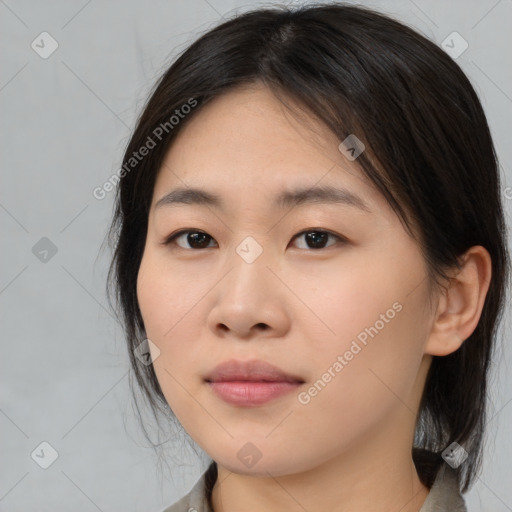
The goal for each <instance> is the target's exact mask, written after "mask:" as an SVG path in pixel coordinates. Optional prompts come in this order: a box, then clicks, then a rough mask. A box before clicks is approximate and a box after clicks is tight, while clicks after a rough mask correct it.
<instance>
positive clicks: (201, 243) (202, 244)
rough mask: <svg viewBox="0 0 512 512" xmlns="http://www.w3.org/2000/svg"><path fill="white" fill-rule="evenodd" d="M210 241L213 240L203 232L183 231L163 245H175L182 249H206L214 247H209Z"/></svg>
mask: <svg viewBox="0 0 512 512" xmlns="http://www.w3.org/2000/svg"><path fill="white" fill-rule="evenodd" d="M211 241H213V238H212V237H211V236H210V235H209V234H208V233H204V232H203V231H192V230H183V231H180V232H178V233H176V234H175V235H172V236H171V237H169V238H168V239H167V240H166V241H165V243H164V245H170V244H176V245H177V246H178V247H181V248H182V249H207V248H208V247H214V246H210V245H209V244H210V242H211ZM182 244H185V245H182ZM187 244H188V247H187Z"/></svg>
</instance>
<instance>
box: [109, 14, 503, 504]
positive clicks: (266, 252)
mask: <svg viewBox="0 0 512 512" xmlns="http://www.w3.org/2000/svg"><path fill="white" fill-rule="evenodd" d="M111 235H112V239H113V240H114V243H115V253H114V258H113V261H112V266H111V273H110V279H111V283H112V284H113V286H114V287H115V291H116V297H117V299H118V304H119V306H120V309H121V313H122V315H123V319H122V320H123V324H124V327H125V332H126V338H127V342H128V347H129V349H130V357H131V363H132V366H133V371H134V373H135V376H136V378H137V380H138V383H139V384H140V386H141V388H142V390H143V391H144V393H145V394H146V396H147V398H148V400H149V402H150V404H151V405H152V406H153V407H154V408H155V410H157V409H160V410H164V411H165V410H167V411H168V413H169V417H175V418H177V419H178V421H179V422H180V424H181V425H182V426H183V428H184V429H185V431H186V432H187V433H188V434H189V435H190V437H191V438H192V439H193V440H194V441H195V442H196V443H197V444H198V445H199V446H200V447H201V448H202V449H203V450H204V451H205V452H206V453H207V454H208V455H209V456H210V457H211V459H212V462H211V464H210V466H209V467H208V469H207V470H206V471H205V473H204V474H203V475H202V477H201V479H200V480H199V481H198V482H197V484H196V485H195V487H194V488H193V489H192V490H191V491H190V492H189V493H188V494H187V495H186V496H184V497H183V499H182V500H180V501H179V502H178V503H176V504H174V505H173V506H171V507H169V508H167V509H166V511H168V512H178V511H190V510H197V511H198V512H201V511H204V512H206V511H210V512H211V511H214V512H231V511H237V512H243V511H246V510H247V511H249V510H250V511H254V510H267V511H274V510H276V511H277V510H280V511H282V510H287V511H295V510H297V511H302V510H308V511H314V510H332V511H339V512H341V511H348V510H351V511H353V510H365V511H367V512H371V511H383V510H386V511H387V510H389V511H391V510H393V511H394V510H396V511H398V510H400V511H401V512H413V511H415V512H417V511H421V512H428V511H433V510H447V511H448V510H449V511H451V512H453V511H464V510H466V507H465V504H464V499H463V497H462V493H463V492H465V491H466V490H467V489H468V488H469V487H470V486H471V484H472V482H473V481H474V479H475V477H476V474H477V471H478V468H479V462H480V457H481V445H482V438H483V434H484V423H485V400H486V397H487V387H486V386H487V373H488V367H489V362H490V358H491V355H492V347H493V344H494V341H495V336H496V328H497V326H498V323H499V320H500V318H501V314H502V310H503V304H504V295H505V289H506V283H507V280H508V275H509V274H508V263H509V257H508V254H507V250H506V244H505V235H506V233H505V224H504V216H503V211H502V205H501V199H500V183H499V172H498V165H497V161H496V156H495V151H494V147H493V142H492V139H491V136H490V133H489V128H488V124H487V121H486V118H485V115H484V112H483V109H482V106H481V104H480V102H479V100H478V97H477V95H476V93H475V91H474V90H473V88H472V86H471V84H470V83H469V81H468V79H467V78H466V76H465V75H464V74H463V72H462V71H461V69H460V68H459V67H458V66H457V65H456V64H455V63H454V62H453V60H452V59H451V58H450V57H449V56H448V55H446V54H445V53H444V52H443V51H442V50H441V49H439V48H438V47H437V46H436V45H435V44H434V43H432V42H430V41H428V40H427V39H425V38H424V37H423V36H421V35H420V34H418V33H416V32H415V31H413V30H411V29H410V28H408V27H406V26H404V25H402V24H400V23H398V22H397V21H394V20H391V19H389V18H388V17H386V16H384V15H381V14H379V13H376V12H373V11H371V10H368V9H365V8H361V7H354V6H347V5H342V4H340V5H332V4H331V5H316V6H310V7H303V8H300V9H298V10H296V11H289V10H286V9H261V10H257V11H253V12H249V13H245V14H242V15H240V16H238V17H236V18H234V19H232V20H229V21H227V22H225V23H223V24H222V25H220V26H218V27H216V28H214V29H212V30H210V31H209V32H208V33H206V34H205V35H203V36H202V37H200V38H199V39H198V40H197V41H196V42H194V43H193V44H192V45H191V46H190V47H189V48H188V49H187V50H186V51H184V52H183V53H182V54H181V55H180V56H179V58H178V59H177V60H176V61H175V62H174V63H173V64H172V66H171V67H170V68H169V69H168V70H167V71H166V72H165V74H164V75H163V76H162V78H161V79H160V81H159V82H158V84H157V86H156V88H155V90H154V92H153V93H152V95H151V97H150V98H149V100H148V103H147V105H146V107H145V109H144V111H143V112H142V114H141V116H140V119H139V121H138V123H137V126H136V128H135V131H134V134H133V136H132V138H131V140H130V142H129V144H128V147H127V150H126V153H125V157H124V161H123V173H122V179H121V180H120V184H119V189H118V194H117V202H116V210H115V214H114V219H113V223H112V227H111Z"/></svg>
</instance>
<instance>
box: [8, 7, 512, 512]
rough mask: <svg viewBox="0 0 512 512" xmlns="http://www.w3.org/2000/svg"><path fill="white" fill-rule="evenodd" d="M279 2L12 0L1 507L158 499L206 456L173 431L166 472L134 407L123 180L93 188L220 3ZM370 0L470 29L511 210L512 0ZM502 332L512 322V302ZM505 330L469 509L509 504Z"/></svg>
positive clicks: (433, 33) (448, 27) (410, 19)
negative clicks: (112, 256)
mask: <svg viewBox="0 0 512 512" xmlns="http://www.w3.org/2000/svg"><path fill="white" fill-rule="evenodd" d="M297 3H298V2H292V4H297ZM271 4H272V2H265V3H263V2H257V1H253V2H247V1H238V0H208V1H206V0H187V1H184V0H173V1H168V2H165V1H158V0H152V1H147V2H142V1H139V2H136V1H120V0H112V1H108V2H107V1H100V0H92V1H91V0H89V1H86V0H74V1H69V0H68V1H66V2H64V1H48V2H37V1H35V0H32V1H14V0H5V1H2V0H0V43H1V51H2V66H1V68H0V109H1V113H0V115H1V119H2V124H1V143H2V151H1V153H0V155H1V156H0V158H1V167H2V187H1V192H0V223H1V229H2V230H1V233H2V237H1V243H2V266H1V268H0V306H1V313H0V314H1V321H2V333H3V337H2V358H1V375H2V387H1V405H0V407H1V409H0V428H1V437H0V439H1V441H0V443H1V445H0V447H1V460H2V464H1V470H0V471H1V473H0V482H1V483H0V510H1V511H10V512H18V511H31V510H38V511H39V512H46V511H53V512H55V511H65V510H74V511H76V512H93V511H95V510H101V511H104V512H108V511H120V510H123V511H127V512H130V511H151V510H153V511H158V510H160V509H161V508H162V507H163V506H165V505H168V504H170V503H172V502H173V501H175V500H176V499H178V498H179V497H181V496H182V495H183V494H184V493H185V492H187V491H188V490H189V488H190V487H191V486H192V485H193V484H194V483H195V481H196V479H197V478H198V477H199V475H200V474H201V472H202V471H203V469H204V463H205V459H204V457H203V460H202V461H201V459H200V458H198V457H197V456H196V455H195V454H194V453H193V452H192V451H191V450H190V449H189V448H187V447H186V445H185V444H184V443H183V440H182V439H181V438H178V440H177V441H175V442H173V443H171V442H169V443H167V444H166V445H165V446H166V448H167V449H168V454H169V457H168V463H169V465H170V468H171V472H172V477H171V476H169V475H168V474H167V473H160V472H159V470H158V464H157V460H156V458H155V456H154V455H153V452H152V450H151V449H150V448H149V447H148V446H147V443H146V442H145V440H144V438H143V436H142V434H141V433H140V430H139V429H138V425H137V423H136V421H135V419H134V418H135V416H134V413H133V411H132V405H131V395H130V391H129V377H128V373H127V372H128V363H127V357H126V354H125V349H124V341H123V337H122V333H121V330H120V328H119V327H118V326H117V325H116V323H115V321H114V319H113V317H112V316H111V314H110V312H109V310H108V307H107V302H106V298H105V294H104V286H105V278H106V268H107V263H108V260H109V254H108V251H107V250H100V247H101V244H102V242H103V239H104V236H105V232H106V229H107V226H108V223H109V220H110V215H111V209H112V200H113V195H114V194H113V192H111V193H110V194H107V197H106V198H105V199H103V200H97V199H95V198H94V197H93V195H92V191H93V189H94V188H95V187H97V186H101V185H102V184H103V183H104V182H105V181H106V180H107V179H108V178H109V177H110V176H111V175H112V174H113V173H114V172H115V171H116V170H117V169H118V168H119V166H120V163H121V158H122V152H123V149H124V147H125V144H126V143H127V141H128V138H129V135H130V130H131V129H132V128H133V123H134V121H135V118H136V115H137V114H138V112H139V111H140V109H141V107H142V105H143V102H144V101H145V99H146V94H147V92H148V90H149V88H150V87H151V86H153V84H154V81H155V80H156V79H157V77H158V76H159V75H160V73H161V72H162V71H163V70H164V69H165V68H166V67H167V66H168V65H169V63H170V59H171V58H172V57H173V56H174V55H176V53H177V52H179V51H181V50H182V49H183V48H184V47H186V46H187V45H188V44H189V43H190V42H192V41H193V40H194V39H195V38H196V37H197V36H198V35H199V34H201V33H203V32H204V31H206V30H207V29H209V28H211V27H213V26H214V25H216V24H217V23H218V22H219V21H220V20H221V17H222V16H229V15H231V14H233V13H234V12H236V11H237V10H238V11H245V10H248V9H250V8H253V7H256V6H258V5H271ZM367 5H371V6H373V7H375V8H377V9H378V10H380V11H382V12H385V13H388V14H391V15H392V16H394V17H396V18H397V19H399V20H402V21H404V22H406V23H408V24H410V25H412V26H414V27H416V28H417V29H419V30H420V31H421V32H422V33H424V34H425V35H426V36H428V37H429V38H431V39H433V40H434V41H435V42H437V43H438V44H440V45H441V43H442V41H443V40H445V38H446V37H447V36H448V35H449V34H451V33H452V32H453V31H457V32H459V33H460V34H461V35H462V36H463V37H464V39H465V40H467V42H468V44H469V47H468V49H467V50H466V51H465V52H464V53H463V54H462V55H461V56H460V57H458V58H457V62H458V63H460V65H461V66H462V68H463V69H464V71H465V72H466V73H467V75H468V76H469V77H470V79H471V81H472V83H473V84H474V86H475V88H476V90H477V92H478V94H479V96H480V98H481V100H482V102H483V105H484V108H485V110H486V113H487V115H488V119H489V123H490V125H491V129H492V133H493V136H494V140H495V144H496V148H497V151H498V156H499V158H500V161H501V166H502V172H503V176H504V184H503V193H504V196H505V197H506V198H507V200H506V201H505V203H506V207H507V216H508V219H509V224H510V218H511V215H510V214H511V206H512V188H511V189H506V188H505V187H507V186H509V187H510V186H512V176H511V168H512V166H511V163H512V153H511V144H510V136H511V132H512V122H511V119H512V65H511V64H512V62H511V61H512V58H511V53H510V48H511V47H512V46H511V36H510V26H511V21H512V1H511V0H500V1H496V0H486V1H476V0H473V1H470V2H469V1H462V0H459V1H456V2H445V1H441V0H439V1H424V0H415V1H412V0H410V1H409V0H406V1H374V2H368V3H367ZM43 31H47V32H48V33H50V34H51V36H52V37H53V38H54V39H55V40H56V41H57V42H58V45H59V46H58V48H57V50H56V51H55V52H54V53H53V54H52V55H51V56H49V57H48V58H47V59H43V58H41V57H40V56H39V54H38V53H36V52H35V51H34V50H33V49H32V47H31V43H32V41H34V40H36V43H37V41H40V38H39V39H38V36H39V34H40V33H41V32H43ZM45 48H46V50H47V49H48V48H49V43H48V40H46V43H45ZM507 48H508V50H507ZM454 129H456V127H454ZM43 237H47V238H48V239H49V240H50V241H51V243H52V244H53V245H54V246H55V248H56V249H57V252H56V254H54V255H52V252H51V250H50V252H49V253H48V255H47V256H46V261H41V260H40V258H41V257H44V253H40V254H39V257H36V254H34V252H36V253H37V252H38V251H37V250H33V247H34V246H35V245H36V244H37V243H39V244H42V245H41V246H40V245H37V246H36V248H39V251H41V250H44V249H45V247H46V248H47V246H46V245H45V244H48V241H42V242H40V239H41V238H43ZM508 309H509V310H510V306H508ZM501 332H502V333H510V332H511V331H510V312H509V313H508V315H507V321H506V323H504V324H502V328H501ZM510 341H511V340H510V335H509V334H507V335H503V341H502V342H501V343H500V346H499V348H498V357H496V361H495V364H494V366H493V377H492V404H491V411H492V413H491V416H492V419H491V420H490V422H489V425H488V428H489V436H488V441H487V443H486V455H485V466H484V471H483V473H482V475H481V478H480V479H479V480H478V481H477V483H476V485H475V486H474V487H473V489H472V490H471V491H470V493H469V495H468V497H467V501H468V504H469V509H470V511H489V512H491V511H492V512H505V511H507V510H508V511H510V510H512V486H510V482H511V481H512V478H511V476H512V469H511V467H512V465H511V462H510V461H511V457H512V435H511V421H510V420H511V417H512V404H511V403H510V402H511V400H512V385H511V377H510V375H511V374H510V371H509V370H510V365H511V359H512V357H511V354H512V350H511V348H510ZM147 422H148V425H149V424H150V422H151V418H150V417H148V419H147ZM43 441H46V442H48V443H50V444H51V446H53V447H54V448H55V449H56V450H57V452H58V458H57V460H56V461H55V462H54V463H53V464H52V465H51V466H50V467H49V468H48V469H46V470H44V469H42V468H41V467H39V465H37V464H36V462H34V460H33V459H32V458H31V453H32V452H33V451H34V450H35V449H36V448H38V446H39V445H40V443H41V442H43ZM39 450H40V449H39ZM36 453H38V452H37V450H36ZM39 453H40V451H39ZM48 454H49V451H48V450H47V451H46V454H45V457H46V456H48Z"/></svg>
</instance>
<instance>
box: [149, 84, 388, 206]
mask: <svg viewBox="0 0 512 512" xmlns="http://www.w3.org/2000/svg"><path fill="white" fill-rule="evenodd" d="M287 101H288V100H287ZM294 112H295V111H293V112H291V111H290V110H289V109H288V108H286V106H285V105H283V103H282V102H281V101H279V99H278V98H276V97H275V96H274V94H273V93H272V91H270V90H269V89H268V88H266V87H265V86H263V85H260V84H257V85H256V84H252V85H250V86H243V87H238V88H237V89H234V90H232V91H230V92H228V93H226V94H224V95H222V96H219V97H217V98H215V99H214V100H212V101H211V102H210V103H209V104H207V105H205V106H204V107H202V109H201V110H200V111H199V112H196V113H195V114H194V117H193V118H192V119H190V121H189V122H188V123H187V124H186V125H185V126H184V128H183V129H182V130H181V131H180V132H179V133H178V135H177V137H176V138H175V140H174V141H173V142H172V145H171V147H170V149H169V151H168V153H167V155H166V157H165V159H164V161H163V165H162V167H161V169H160V171H159V173H158V177H157V181H156V185H155V193H154V198H153V206H154V205H155V203H156V202H157V201H158V200H160V199H161V198H162V197H163V195H164V194H167V193H168V192H170V191H171V190H172V189H175V188H186V187H195V188H198V187H200V188H203V189H208V190H209V191H211V192H213V193H214V194H216V195H220V196H222V195H225V196H226V197H230V196H231V197H232V199H234V198H238V199H239V200H241V201H243V202H247V201H251V200H255V199H256V198H257V197H258V198H261V199H262V200H265V199H268V201H269V203H270V202H271V201H273V202H274V203H275V201H274V199H275V197H277V193H278V192H283V191H285V190H287V189H290V188H293V189H297V188H305V187H313V186H326V187H329V186H330V187H336V186H337V187H340V186H343V188H344V189H345V190H348V191H349V192H350V191H352V192H353V193H357V195H359V196H361V197H362V198H365V202H366V203H367V204H370V203H373V204H374V207H376V208H375V209H377V210H378V209H381V208H386V206H387V203H386V202H385V201H384V198H382V197H381V196H380V193H379V192H378V191H377V190H376V189H375V187H374V185H373V184H372V183H371V182H370V181H369V179H368V178H367V177H366V176H365V175H364V173H363V172H362V171H361V169H360V168H359V166H358V165H357V162H356V161H349V160H348V159H347V158H346V157H345V156H344V155H343V154H342V153H341V152H340V151H339V149H338V146H339V144H340V142H341V141H340V140H338V138H337V137H336V136H335V135H334V134H333V133H332V132H331V131H330V130H328V129H327V127H326V126H325V125H323V124H322V123H321V122H320V121H318V120H317V119H316V118H314V116H311V115H310V114H308V113H307V112H306V111H304V110H302V111H300V112H299V113H300V117H297V116H296V115H295V114H294Z"/></svg>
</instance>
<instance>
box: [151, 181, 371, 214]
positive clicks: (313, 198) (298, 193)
mask: <svg viewBox="0 0 512 512" xmlns="http://www.w3.org/2000/svg"><path fill="white" fill-rule="evenodd" d="M314 203H321V204H344V205H348V206H353V207H355V208H359V209H361V210H363V211H365V212H367V213H372V210H371V209H370V207H369V206H368V204H367V203H366V201H364V200H363V199H362V198H361V197H359V196H358V195H356V194H354V193H353V192H350V191H349V190H347V189H344V188H337V187H333V186H330V185H326V186H314V187H297V188H294V189H292V190H285V191H283V192H281V193H280V194H279V195H278V196H277V197H276V198H275V199H274V202H273V207H274V208H279V209H284V208H288V207H290V206H297V205H302V204H314ZM176 204H196V205H205V206H212V207H214V208H221V209H222V208H223V206H224V202H223V201H222V199H221V198H220V197H219V196H218V195H215V194H212V193H211V192H208V191H206V190H203V189H200V188H194V187H186V188H181V187H180V188H176V189H174V190H172V191H171V192H169V193H168V194H166V195H165V196H163V197H162V198H160V199H159V200H158V201H157V202H156V204H155V206H154V209H155V210H157V209H158V208H162V207H164V206H172V205H176Z"/></svg>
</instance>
